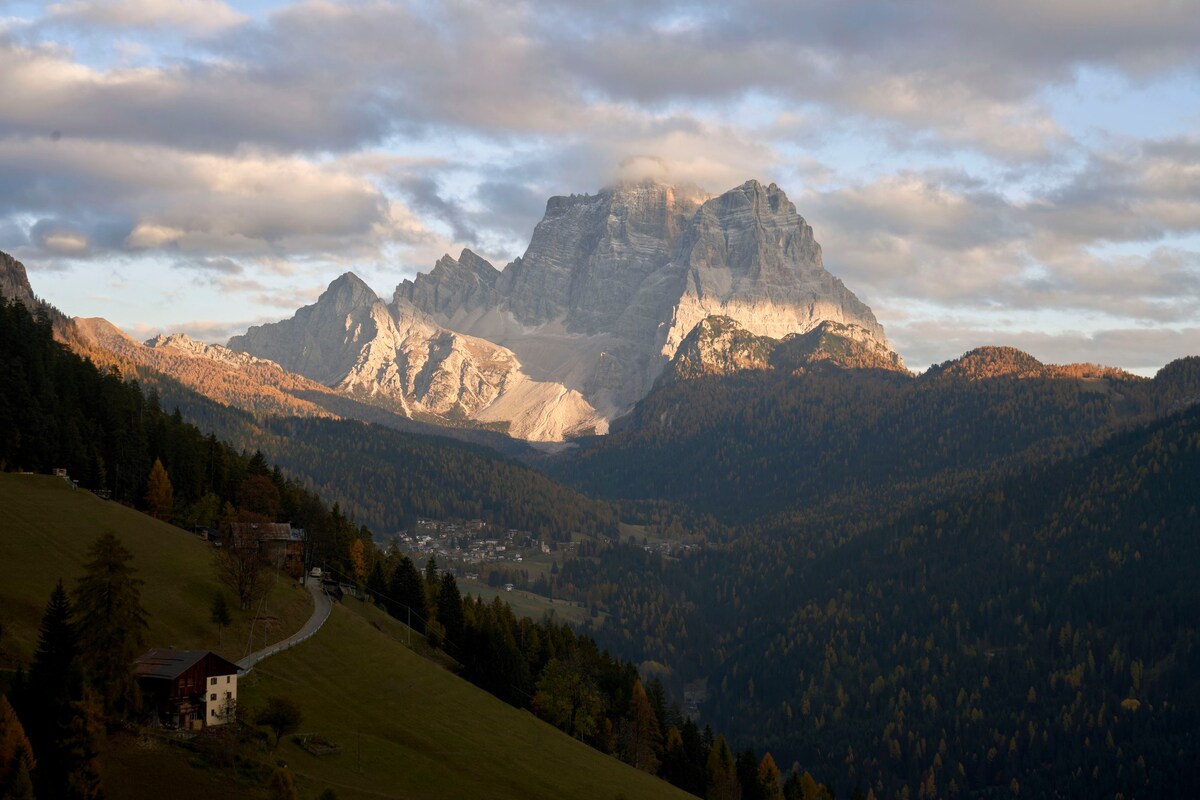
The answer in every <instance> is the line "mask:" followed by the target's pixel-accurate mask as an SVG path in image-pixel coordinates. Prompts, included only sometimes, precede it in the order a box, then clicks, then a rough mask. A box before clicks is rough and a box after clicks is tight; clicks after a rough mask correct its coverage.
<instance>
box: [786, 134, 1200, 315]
mask: <svg viewBox="0 0 1200 800" xmlns="http://www.w3.org/2000/svg"><path fill="white" fill-rule="evenodd" d="M1190 153H1191V150H1190V143H1189V142H1187V141H1171V142H1162V143H1147V144H1145V145H1143V146H1142V147H1141V148H1139V149H1138V150H1137V151H1136V152H1133V153H1125V154H1124V157H1123V158H1118V157H1116V156H1115V155H1111V154H1098V155H1096V156H1095V157H1094V158H1092V159H1090V160H1089V161H1088V162H1087V163H1085V164H1084V165H1083V167H1082V168H1081V169H1080V170H1078V171H1077V172H1076V173H1074V174H1072V175H1070V176H1068V177H1067V179H1066V180H1065V181H1064V182H1063V183H1062V184H1061V185H1056V186H1051V187H1050V188H1049V189H1048V190H1047V191H1046V192H1044V193H1043V194H1039V195H1034V196H1029V197H1023V198H1020V199H1013V198H1011V197H1009V196H1007V195H1006V194H1004V193H1002V192H1000V191H997V190H996V189H992V188H989V187H987V186H985V185H980V184H977V183H974V182H972V181H969V180H965V179H964V178H963V176H961V175H958V174H956V173H949V174H947V173H941V172H938V171H928V172H907V173H901V174H893V175H885V176H882V177H880V178H878V179H876V180H873V181H869V182H860V183H851V184H850V185H847V186H842V187H838V188H834V189H833V190H831V191H826V192H811V193H808V194H806V195H803V196H801V198H799V203H800V206H801V208H802V209H807V211H806V213H807V214H808V215H809V217H810V221H811V222H813V224H814V226H815V227H816V231H817V236H818V239H819V240H820V241H821V242H822V244H823V246H824V249H825V253H826V262H827V265H828V266H829V267H830V268H831V269H832V270H833V271H834V272H835V273H837V274H839V275H841V276H843V277H844V278H845V279H846V280H847V281H848V283H849V284H850V285H851V286H858V287H863V288H864V289H865V291H864V292H863V293H864V294H865V295H866V296H867V297H871V296H876V297H885V298H907V299H909V300H923V301H929V302H936V303H942V304H946V305H955V306H960V307H961V306H972V307H976V308H994V307H1007V308H1019V309H1031V308H1059V309H1072V310H1091V311H1093V312H1096V313H1102V314H1108V315H1111V316H1114V317H1127V318H1130V319H1137V320H1142V321H1151V322H1155V321H1157V322H1179V321H1183V320H1188V319H1193V318H1195V317H1197V315H1200V253H1197V252H1195V251H1193V250H1190V249H1187V248H1185V247H1178V246H1173V245H1166V244H1163V245H1158V246H1154V243H1155V242H1158V241H1160V240H1163V239H1164V237H1167V236H1169V235H1170V236H1181V235H1188V234H1193V233H1195V232H1197V231H1200V205H1197V203H1198V202H1200V201H1198V200H1197V198H1198V197H1200V173H1197V171H1196V168H1195V166H1194V163H1193V162H1191V161H1189V160H1188V158H1189V156H1190ZM1114 242H1116V243H1122V244H1125V243H1136V244H1138V245H1140V246H1141V250H1140V251H1139V252H1134V253H1129V252H1121V251H1114V250H1112V249H1111V247H1109V245H1111V244H1112V243H1114Z"/></svg>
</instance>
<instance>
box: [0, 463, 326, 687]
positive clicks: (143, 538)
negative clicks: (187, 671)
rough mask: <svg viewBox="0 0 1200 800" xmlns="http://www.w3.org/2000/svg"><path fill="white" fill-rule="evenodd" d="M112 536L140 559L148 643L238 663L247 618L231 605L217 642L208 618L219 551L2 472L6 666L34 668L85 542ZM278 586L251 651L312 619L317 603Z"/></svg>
mask: <svg viewBox="0 0 1200 800" xmlns="http://www.w3.org/2000/svg"><path fill="white" fill-rule="evenodd" d="M106 530H112V531H114V532H115V533H116V534H117V535H118V536H119V537H120V539H121V541H122V542H123V543H124V545H125V547H127V548H128V549H129V550H130V551H131V552H132V553H133V566H134V567H135V568H136V569H137V574H138V577H140V578H141V579H142V580H144V581H145V585H143V586H142V604H143V605H144V606H145V607H146V610H147V611H149V612H150V620H149V621H150V630H149V632H148V634H147V638H146V643H147V646H148V647H150V646H157V647H180V648H185V649H192V648H194V649H200V648H203V649H209V650H213V651H215V652H217V653H220V654H221V655H223V656H225V657H226V658H230V659H233V660H237V659H239V658H241V657H242V656H243V655H245V654H246V652H247V644H248V642H249V633H250V622H251V617H252V614H251V613H250V612H242V611H238V610H237V608H236V605H237V603H236V601H235V600H234V599H233V597H232V595H231V594H230V593H229V592H226V596H227V599H228V600H229V601H230V606H231V607H232V608H231V611H232V615H233V618H234V622H233V625H232V626H231V627H229V628H227V629H226V630H225V631H224V633H223V634H222V635H221V636H220V641H221V644H218V635H217V629H216V627H215V626H214V625H213V624H212V623H211V622H209V615H210V609H211V606H212V601H213V597H214V595H215V593H216V592H217V590H218V588H219V584H218V582H217V578H216V574H215V572H214V570H213V566H212V547H211V545H209V544H208V543H207V542H203V541H200V540H199V539H197V538H196V537H195V536H192V535H191V534H189V533H187V532H186V531H182V530H180V529H179V528H176V527H174V526H171V525H167V524H166V523H163V522H159V521H158V520H156V519H153V518H152V517H148V516H146V515H145V514H141V513H139V512H137V511H134V510H133V509H130V508H126V507H125V506H122V505H120V504H118V503H114V502H111V501H105V500H101V499H99V498H98V497H96V496H95V495H93V494H92V493H90V492H87V491H84V490H82V489H72V488H71V487H70V485H69V484H67V483H66V482H65V481H63V480H62V479H61V478H51V477H48V476H45V475H19V474H13V473H0V564H3V565H4V580H3V581H0V624H2V625H3V638H2V639H0V668H12V667H15V666H16V664H17V663H24V664H26V665H28V664H29V661H30V659H31V658H32V656H33V651H34V650H35V649H36V647H37V636H38V625H39V623H40V622H41V619H42V613H43V612H44V611H45V609H46V601H47V600H49V599H50V592H51V591H52V590H53V589H54V584H55V582H56V581H57V580H58V579H59V578H62V579H63V583H64V584H65V585H66V587H67V589H68V590H70V589H71V588H72V587H73V586H74V583H75V579H76V578H78V577H79V576H80V575H81V574H82V573H83V564H84V562H86V561H87V550H88V546H89V545H90V544H91V543H92V542H93V541H94V540H95V539H96V538H97V537H98V536H100V534H102V533H103V532H104V531H106ZM271 583H272V584H273V585H272V588H271V591H270V593H269V595H268V596H267V600H266V605H265V606H264V608H263V612H262V615H261V616H260V617H259V619H258V621H257V622H256V623H255V625H254V641H253V643H252V646H253V647H254V648H258V647H262V646H263V645H264V644H265V643H268V642H272V641H277V640H279V639H282V638H284V637H286V636H288V635H290V634H291V633H294V632H295V631H297V630H299V629H300V627H301V626H302V625H303V624H304V622H305V620H307V619H308V617H309V615H311V614H312V597H311V596H310V595H309V593H308V591H307V590H306V589H304V588H303V587H300V586H298V585H296V584H295V583H294V582H293V581H291V580H289V579H288V578H287V577H286V576H282V577H279V578H278V579H276V578H275V577H274V576H272V578H271Z"/></svg>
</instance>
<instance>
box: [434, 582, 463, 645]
mask: <svg viewBox="0 0 1200 800" xmlns="http://www.w3.org/2000/svg"><path fill="white" fill-rule="evenodd" d="M437 619H438V622H440V623H441V624H442V627H443V628H444V629H445V630H446V641H447V642H449V643H450V646H451V647H450V649H451V650H452V651H453V652H452V655H455V656H457V657H459V658H462V653H461V651H462V644H463V631H464V629H465V627H466V622H465V620H464V618H463V606H462V595H460V594H459V592H458V583H457V581H455V580H454V576H453V575H451V574H450V573H449V572H447V573H446V574H445V575H443V576H442V582H441V588H440V589H439V590H438V596H437Z"/></svg>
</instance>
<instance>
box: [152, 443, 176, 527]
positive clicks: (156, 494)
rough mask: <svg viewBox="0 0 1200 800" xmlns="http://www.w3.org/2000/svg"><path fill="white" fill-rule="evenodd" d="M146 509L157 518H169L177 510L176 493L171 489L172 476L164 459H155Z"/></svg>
mask: <svg viewBox="0 0 1200 800" xmlns="http://www.w3.org/2000/svg"><path fill="white" fill-rule="evenodd" d="M146 509H147V511H149V513H150V516H152V517H154V518H155V519H161V520H164V521H166V520H169V519H171V516H172V514H174V512H175V493H174V491H173V490H172V489H171V478H170V476H168V475H167V470H166V467H164V466H163V463H162V461H160V460H159V459H157V458H156V459H154V466H152V467H151V468H150V478H149V480H148V481H147V483H146Z"/></svg>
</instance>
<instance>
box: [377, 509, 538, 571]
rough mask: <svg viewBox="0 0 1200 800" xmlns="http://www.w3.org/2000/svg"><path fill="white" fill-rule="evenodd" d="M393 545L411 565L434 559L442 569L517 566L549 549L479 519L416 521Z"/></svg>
mask: <svg viewBox="0 0 1200 800" xmlns="http://www.w3.org/2000/svg"><path fill="white" fill-rule="evenodd" d="M396 542H397V544H398V545H399V547H400V549H401V551H402V552H404V553H405V554H406V555H408V556H409V557H411V558H412V559H413V560H414V561H421V560H423V559H428V558H429V557H430V556H433V557H435V558H436V559H438V561H440V562H441V563H442V564H443V565H447V564H449V563H452V562H453V563H458V564H461V565H464V566H467V565H483V564H496V563H501V562H508V563H512V564H520V563H522V562H524V560H525V559H526V558H527V557H529V556H530V555H534V554H539V553H540V554H548V553H549V552H550V545H549V544H547V543H545V542H539V541H538V540H537V539H535V538H534V536H533V534H532V533H530V532H529V531H520V530H516V529H512V528H510V529H508V530H504V529H501V528H497V527H495V526H493V525H489V524H488V523H486V522H484V521H483V520H481V519H473V520H470V521H469V522H461V523H459V522H443V521H441V520H435V519H418V520H417V524H416V527H415V528H414V529H413V531H412V532H411V533H409V532H407V531H402V532H401V533H399V534H397V535H396Z"/></svg>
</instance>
